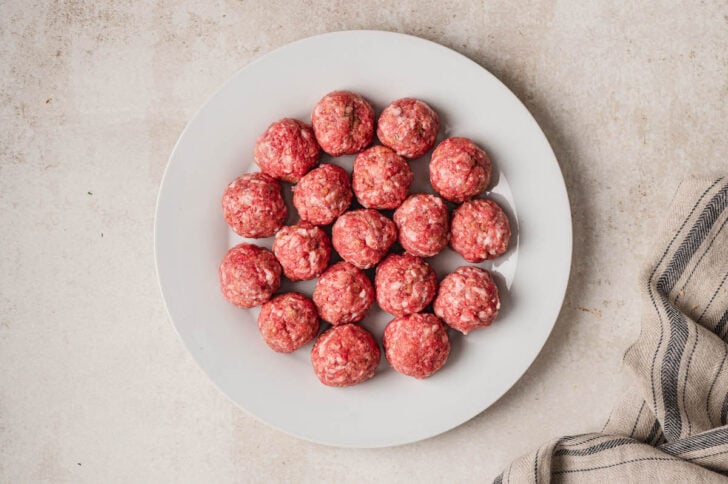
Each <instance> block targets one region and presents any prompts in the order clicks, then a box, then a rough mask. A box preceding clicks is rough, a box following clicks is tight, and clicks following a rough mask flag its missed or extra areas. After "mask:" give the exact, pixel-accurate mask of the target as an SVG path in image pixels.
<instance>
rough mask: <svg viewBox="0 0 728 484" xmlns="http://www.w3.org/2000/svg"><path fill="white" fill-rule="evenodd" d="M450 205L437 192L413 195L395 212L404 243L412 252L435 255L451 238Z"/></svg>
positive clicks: (407, 249) (401, 241)
mask: <svg viewBox="0 0 728 484" xmlns="http://www.w3.org/2000/svg"><path fill="white" fill-rule="evenodd" d="M448 222H449V217H448V214H447V207H446V206H445V202H443V201H442V199H441V198H440V197H438V196H435V195H429V194H425V193H418V194H416V195H410V196H409V198H407V200H405V201H404V203H402V205H400V207H399V208H398V209H397V210H396V211H395V212H394V223H395V224H396V225H397V230H398V231H399V243H400V245H401V246H402V247H403V248H404V250H406V251H407V252H409V253H410V254H412V255H416V256H418V257H432V256H434V255H436V254H437V253H438V252H440V251H441V250H442V249H444V248H445V246H446V245H447V242H448V240H449V238H450V226H449V223H448Z"/></svg>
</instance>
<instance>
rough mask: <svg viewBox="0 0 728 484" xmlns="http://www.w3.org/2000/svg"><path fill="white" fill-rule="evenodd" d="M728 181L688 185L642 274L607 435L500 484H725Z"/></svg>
mask: <svg viewBox="0 0 728 484" xmlns="http://www.w3.org/2000/svg"><path fill="white" fill-rule="evenodd" d="M726 207H728V180H727V179H725V178H718V179H711V180H705V179H692V178H691V179H688V180H685V181H683V182H682V184H681V185H680V187H679V188H678V190H677V193H676V195H675V197H674V199H673V201H672V203H671V206H670V208H669V210H668V211H667V220H666V221H665V222H664V226H663V229H662V233H661V234H660V235H659V236H658V237H657V239H656V244H655V246H654V248H653V251H652V252H651V257H650V258H649V261H648V263H647V264H646V265H645V267H644V269H643V272H642V275H641V277H640V282H639V286H640V291H641V295H642V327H641V332H640V336H639V338H638V339H637V341H636V342H635V343H634V344H633V345H632V346H631V347H630V348H629V349H628V350H627V352H626V354H625V356H624V369H625V370H626V372H627V373H628V375H629V380H630V381H631V382H632V383H631V384H630V386H629V388H628V390H627V391H626V393H625V395H624V396H623V397H622V399H621V401H620V402H619V403H618V404H617V406H616V407H615V408H614V410H613V411H612V414H611V415H610V417H609V419H608V420H607V423H606V425H605V426H604V429H603V430H602V432H601V433H590V434H582V435H572V436H567V437H561V438H558V439H555V440H553V441H551V442H549V443H547V444H546V445H544V446H542V447H541V448H539V449H538V450H536V451H534V452H532V453H530V454H527V455H525V456H523V457H521V458H520V459H518V460H516V461H515V462H513V463H512V464H511V465H510V466H508V467H507V468H506V469H505V470H504V471H503V473H502V474H501V475H499V476H498V477H497V478H496V479H495V483H509V482H511V483H520V482H536V483H539V484H541V483H544V484H545V483H549V482H609V483H617V482H620V483H621V482H726V481H728V478H727V477H725V476H727V475H728V425H726V421H727V420H728V345H727V344H726V340H727V339H728V334H727V333H728V284H727V279H728V227H727V226H726V224H727V223H728V210H726Z"/></svg>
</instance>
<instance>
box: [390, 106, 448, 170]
mask: <svg viewBox="0 0 728 484" xmlns="http://www.w3.org/2000/svg"><path fill="white" fill-rule="evenodd" d="M439 129H440V121H439V118H438V116H437V113H436V112H435V111H433V110H432V108H431V107H430V106H428V105H427V104H425V103H424V102H422V101H420V100H418V99H413V98H404V99H398V100H396V101H394V102H393V103H392V104H390V105H389V106H387V107H386V108H385V109H384V111H382V114H381V115H380V116H379V122H378V123H377V137H379V141H381V142H382V144H383V145H386V146H389V147H390V148H392V149H393V150H394V151H396V152H397V154H398V155H400V156H404V157H405V158H419V157H420V156H422V155H424V154H425V153H427V152H428V151H429V150H430V148H432V147H433V146H434V145H435V138H437V131H438V130H439Z"/></svg>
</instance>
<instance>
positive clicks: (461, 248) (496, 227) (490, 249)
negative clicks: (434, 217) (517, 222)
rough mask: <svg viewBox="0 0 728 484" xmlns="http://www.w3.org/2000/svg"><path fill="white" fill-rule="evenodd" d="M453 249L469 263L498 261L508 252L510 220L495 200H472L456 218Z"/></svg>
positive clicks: (453, 222)
mask: <svg viewBox="0 0 728 484" xmlns="http://www.w3.org/2000/svg"><path fill="white" fill-rule="evenodd" d="M451 230H452V236H451V239H450V247H452V248H453V250H454V251H456V252H457V253H458V254H460V255H461V256H463V259H465V260H466V261H468V262H483V261H484V260H486V259H494V258H496V257H498V256H499V255H501V254H503V253H505V252H506V250H508V241H509V239H510V238H511V226H510V224H509V223H508V217H506V214H505V213H504V212H503V210H502V209H501V208H500V207H499V206H498V204H497V203H495V202H493V201H491V200H484V199H477V200H470V201H468V202H465V203H463V204H462V205H460V206H459V207H458V208H457V209H456V210H455V212H454V213H453V216H452V225H451Z"/></svg>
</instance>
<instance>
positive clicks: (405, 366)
mask: <svg viewBox="0 0 728 484" xmlns="http://www.w3.org/2000/svg"><path fill="white" fill-rule="evenodd" d="M382 345H383V346H384V354H385V356H386V357H387V361H389V364H390V365H392V368H394V369H395V370H397V371H398V372H400V373H402V374H404V375H408V376H412V377H415V378H420V379H421V378H427V377H428V376H430V375H432V374H433V373H435V372H436V371H437V370H439V369H440V368H442V366H443V365H444V364H445V362H446V361H447V357H448V355H449V354H450V338H448V336H447V329H446V327H445V325H444V324H442V321H440V318H438V317H437V316H435V315H434V314H410V315H408V316H402V317H399V318H395V319H393V320H392V321H391V322H390V323H389V324H388V325H387V327H386V329H385V330H384V336H383V337H382Z"/></svg>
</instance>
